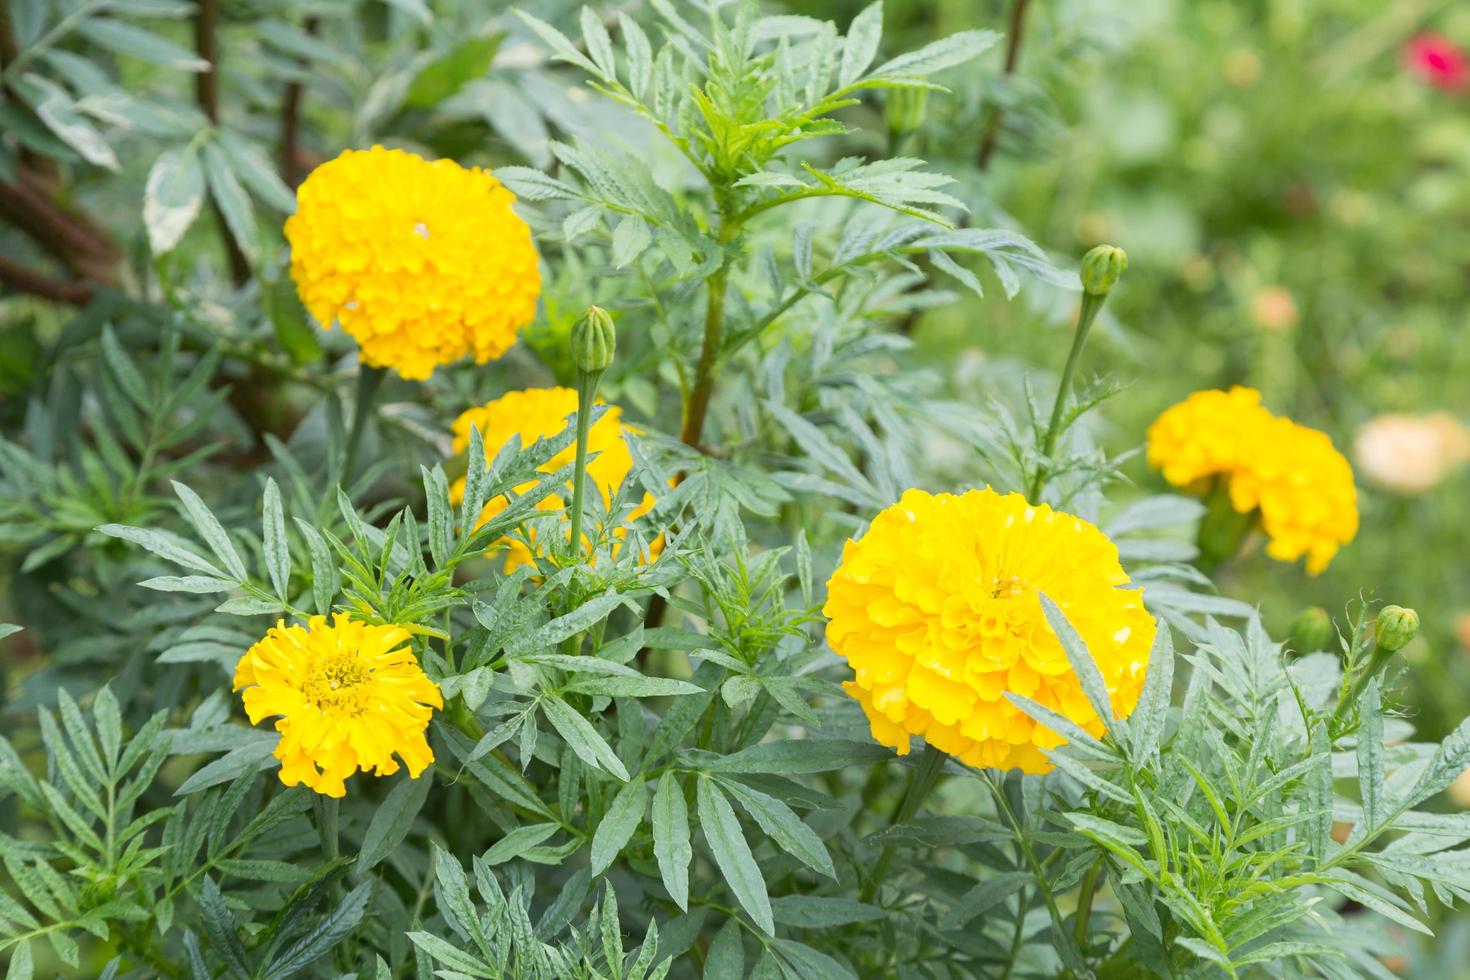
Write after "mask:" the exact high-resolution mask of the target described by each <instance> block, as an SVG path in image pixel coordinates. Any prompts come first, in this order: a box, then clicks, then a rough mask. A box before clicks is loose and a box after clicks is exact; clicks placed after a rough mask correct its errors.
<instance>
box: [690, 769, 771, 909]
mask: <svg viewBox="0 0 1470 980" xmlns="http://www.w3.org/2000/svg"><path fill="white" fill-rule="evenodd" d="M696 787H697V788H696V791H695V802H696V804H697V807H698V810H699V826H700V829H702V830H703V831H704V839H705V843H706V844H707V845H708V846H709V850H710V854H711V855H712V856H713V857H714V859H715V864H716V866H718V867H719V869H720V874H722V875H723V876H724V878H725V883H726V884H728V885H729V886H730V891H731V892H732V893H733V894H734V895H735V898H736V900H737V901H738V902H739V903H740V907H741V908H743V909H744V910H745V912H746V914H747V915H749V916H750V917H751V919H753V920H754V921H755V924H756V925H757V926H759V927H760V928H761V930H762V931H764V932H765V933H766V935H768V936H769V935H772V934H774V933H775V931H776V926H775V922H774V920H773V919H772V917H771V899H770V896H769V895H768V894H767V892H766V882H765V879H764V878H763V877H762V876H761V869H760V865H758V864H756V862H755V856H754V855H753V854H751V853H750V845H749V844H748V843H747V842H746V840H745V832H744V831H743V830H741V828H740V821H739V819H738V818H737V817H736V816H735V811H734V810H733V809H731V807H730V801H729V800H727V799H725V794H724V793H722V792H720V789H719V787H718V786H716V785H715V782H714V780H713V779H710V778H708V777H705V776H700V777H698V779H697V783H696Z"/></svg>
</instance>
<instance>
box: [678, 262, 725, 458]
mask: <svg viewBox="0 0 1470 980" xmlns="http://www.w3.org/2000/svg"><path fill="white" fill-rule="evenodd" d="M728 281H729V269H728V268H727V267H726V266H723V265H722V266H721V267H720V268H719V269H718V270H717V271H716V272H715V273H714V274H713V275H711V276H710V277H709V283H708V287H707V288H708V290H709V297H708V300H707V302H706V305H705V313H704V347H703V349H702V350H700V352H699V363H698V364H696V365H695V367H694V388H693V389H692V390H691V391H690V393H689V406H688V408H687V409H686V410H685V412H684V427H683V430H682V431H681V432H680V433H679V439H680V440H681V441H682V442H683V443H684V445H686V446H693V447H695V448H698V447H699V444H700V440H701V439H703V438H704V417H705V414H706V413H707V412H708V411H709V402H710V397H711V396H712V395H713V394H714V390H715V364H716V363H717V362H718V361H719V358H720V345H721V344H722V343H723V342H724V338H725V286H726V284H727V282H728Z"/></svg>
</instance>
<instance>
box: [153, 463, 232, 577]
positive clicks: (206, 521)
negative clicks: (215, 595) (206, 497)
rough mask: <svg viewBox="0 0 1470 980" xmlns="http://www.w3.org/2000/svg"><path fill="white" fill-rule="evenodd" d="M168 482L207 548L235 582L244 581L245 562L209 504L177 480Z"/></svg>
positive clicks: (185, 514)
mask: <svg viewBox="0 0 1470 980" xmlns="http://www.w3.org/2000/svg"><path fill="white" fill-rule="evenodd" d="M169 483H170V485H171V486H172V487H173V488H174V493H175V494H176V495H177V496H178V498H179V500H180V501H182V503H183V505H184V508H183V509H184V516H185V518H187V519H188V521H189V523H190V524H191V525H193V527H194V530H195V531H196V532H198V534H199V537H200V538H202V539H203V541H204V543H205V544H207V545H209V550H210V551H213V552H214V556H215V557H216V558H218V559H219V560H220V561H221V562H222V563H224V566H225V568H227V569H229V572H230V574H231V575H233V576H234V577H235V581H236V582H244V581H246V580H247V579H249V577H250V576H249V574H248V573H247V572H246V571H245V562H243V561H242V560H241V559H240V553H239V552H238V551H236V550H235V546H234V544H233V543H232V542H231V541H230V536H229V534H228V532H226V531H225V529H224V525H222V524H221V523H220V522H219V518H217V517H215V516H214V512H213V511H212V510H210V509H209V505H208V504H206V503H205V502H204V501H203V500H202V499H200V497H199V495H198V494H197V493H195V492H194V491H193V490H191V489H190V488H189V487H187V486H185V485H184V484H182V483H179V482H178V481H177V480H170V481H169Z"/></svg>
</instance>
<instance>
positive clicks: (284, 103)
mask: <svg viewBox="0 0 1470 980" xmlns="http://www.w3.org/2000/svg"><path fill="white" fill-rule="evenodd" d="M301 26H302V29H303V30H304V31H306V33H307V34H309V35H315V34H316V32H317V18H316V17H308V18H306V20H305V21H304V22H303V23H302V25H301ZM303 67H304V66H303ZM304 89H305V86H304V85H302V83H301V82H288V83H286V91H285V93H284V94H283V95H282V97H281V179H282V180H284V181H285V182H286V186H287V187H292V188H294V187H295V186H296V185H297V184H299V183H301V169H302V166H301V164H302V160H301V95H302V92H303V91H304Z"/></svg>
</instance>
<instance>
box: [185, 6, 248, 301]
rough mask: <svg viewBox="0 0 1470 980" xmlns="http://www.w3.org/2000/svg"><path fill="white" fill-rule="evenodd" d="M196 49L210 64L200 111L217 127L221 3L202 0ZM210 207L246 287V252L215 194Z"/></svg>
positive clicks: (197, 82)
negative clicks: (232, 231) (241, 246)
mask: <svg viewBox="0 0 1470 980" xmlns="http://www.w3.org/2000/svg"><path fill="white" fill-rule="evenodd" d="M194 49H195V50H196V51H197V52H198V53H199V57H200V58H202V59H203V60H205V61H207V62H209V68H208V70H206V71H201V72H199V73H198V74H196V75H195V76H194V97H195V99H196V100H197V101H198V102H199V108H200V109H201V110H203V112H204V116H205V118H207V119H208V120H209V121H210V123H212V124H214V125H216V126H217V125H219V0H199V15H198V16H197V17H195V18H194ZM209 205H210V208H211V210H213V212H214V223H215V225H216V227H218V229H219V235H220V240H221V241H223V242H224V245H225V254H226V255H228V256H229V260H230V276H231V278H233V279H234V281H235V285H236V286H243V285H244V284H245V283H247V282H249V281H250V260H249V259H247V258H245V253H244V252H243V251H241V250H240V243H239V242H237V241H235V236H234V235H233V234H231V232H230V226H229V223H228V222H226V221H225V215H224V212H223V211H221V210H220V206H219V200H218V199H217V198H216V197H215V196H214V194H213V192H211V193H210V195H209Z"/></svg>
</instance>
